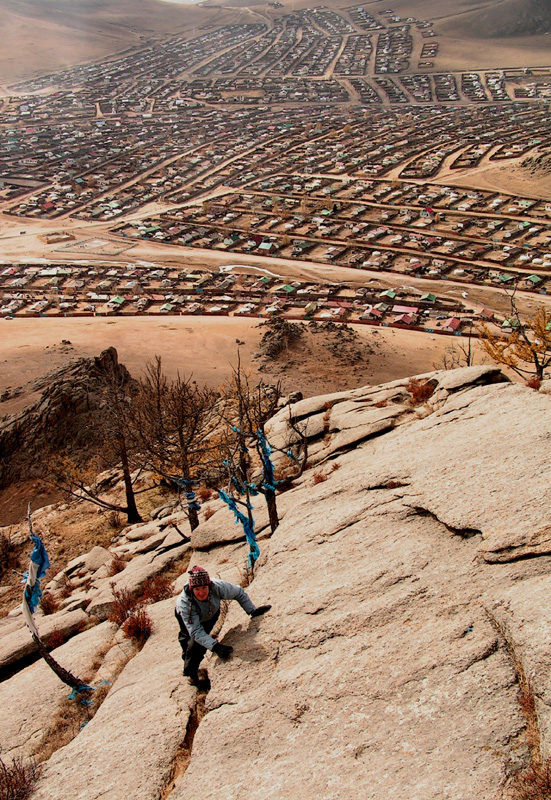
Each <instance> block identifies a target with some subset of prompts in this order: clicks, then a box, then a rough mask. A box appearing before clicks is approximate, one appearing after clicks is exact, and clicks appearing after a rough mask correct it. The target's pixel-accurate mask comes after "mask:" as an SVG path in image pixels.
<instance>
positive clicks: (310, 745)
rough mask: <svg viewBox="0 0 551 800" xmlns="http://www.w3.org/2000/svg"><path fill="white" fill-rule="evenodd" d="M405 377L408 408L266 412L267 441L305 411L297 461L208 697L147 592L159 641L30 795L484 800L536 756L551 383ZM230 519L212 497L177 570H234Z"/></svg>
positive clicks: (128, 535) (353, 396) (543, 685)
mask: <svg viewBox="0 0 551 800" xmlns="http://www.w3.org/2000/svg"><path fill="white" fill-rule="evenodd" d="M421 382H422V383H424V382H426V383H429V384H430V385H431V387H432V389H433V393H432V396H431V397H430V398H428V399H427V400H426V402H425V403H423V404H419V405H415V404H412V396H411V386H410V385H409V384H408V382H407V381H396V382H393V383H392V384H387V385H385V386H382V387H364V388H362V389H358V390H355V391H353V392H348V393H339V395H338V396H337V397H335V396H333V397H328V398H309V399H308V400H306V401H299V402H298V403H296V404H294V405H292V406H291V407H290V408H287V409H282V410H281V411H280V412H279V413H278V415H276V417H275V418H274V420H273V422H272V425H271V438H272V439H273V440H277V438H278V437H279V438H280V441H281V442H283V441H284V439H285V436H286V431H285V415H288V414H289V411H290V413H291V414H292V415H293V416H294V417H295V418H296V419H300V420H302V421H303V422H304V423H305V424H306V423H308V425H307V428H306V430H307V436H308V437H309V444H310V447H311V454H312V455H311V464H312V466H311V468H309V469H308V470H306V471H305V472H304V474H303V475H302V477H301V478H300V479H298V480H297V481H296V484H295V486H294V487H293V488H292V489H290V490H289V491H287V492H285V493H284V494H283V495H281V500H280V503H281V510H282V513H281V515H280V516H281V523H280V525H279V527H278V528H277V530H276V531H275V533H274V534H273V535H272V536H271V537H269V536H268V531H266V530H265V531H264V535H265V536H266V538H265V539H263V540H262V541H261V542H260V546H261V557H260V560H259V562H258V564H257V567H256V570H255V576H254V580H253V581H252V583H251V585H250V586H249V588H248V589H247V591H249V593H250V595H251V597H252V599H253V601H254V602H256V603H257V604H260V603H264V602H267V603H271V604H272V606H273V608H272V610H271V611H270V613H269V614H267V615H266V616H264V617H261V618H255V619H250V618H248V617H247V616H245V614H244V613H243V611H242V610H241V609H240V608H239V607H238V606H237V605H236V604H232V605H231V607H230V611H229V613H228V615H227V617H226V619H225V622H224V625H223V628H222V632H221V634H220V638H221V639H223V641H224V642H225V643H226V644H231V645H232V646H233V647H234V653H233V656H232V658H231V659H230V660H229V661H228V662H222V661H220V660H219V659H218V658H216V657H215V656H212V655H209V656H207V659H206V661H205V664H206V667H207V668H208V672H209V677H210V681H211V688H210V691H209V692H208V694H207V695H206V698H203V697H199V696H198V695H197V693H196V690H195V689H193V688H191V687H189V686H187V684H185V683H184V679H183V678H182V675H181V660H180V654H179V648H178V643H177V641H176V633H177V628H176V622H175V620H174V618H173V615H172V607H173V600H166V601H163V602H161V603H158V604H156V605H155V606H153V607H152V612H151V613H152V616H153V617H154V622H155V631H154V634H153V635H152V637H151V638H150V639H149V640H148V642H147V643H146V645H145V647H144V648H143V650H142V651H141V652H140V653H139V654H138V655H136V656H135V657H134V658H132V659H131V660H130V662H129V663H128V664H127V665H126V666H125V667H124V669H123V670H122V672H121V673H120V674H119V676H118V677H117V678H116V679H115V680H114V683H113V686H112V688H111V690H110V692H109V693H108V695H107V697H106V699H105V701H104V703H103V705H102V706H101V708H100V710H99V711H98V713H97V714H96V716H95V717H94V719H93V720H91V722H90V723H89V724H88V725H87V726H86V727H85V728H84V729H83V731H81V732H80V733H79V734H78V735H77V736H76V737H75V739H74V740H73V741H72V742H71V743H70V744H69V745H67V746H66V747H63V748H61V749H60V750H58V751H57V752H56V753H55V754H54V755H53V756H52V757H51V758H50V759H49V761H48V762H47V764H46V765H45V768H44V772H43V776H42V778H41V780H40V783H39V787H38V789H37V792H36V795H35V796H36V797H37V798H39V799H40V800H58V798H59V800H61V798H65V797H72V798H75V799H76V798H86V800H95V798H98V799H99V798H102V800H106V799H107V800H115V798H117V800H118V798H120V797H124V796H131V797H133V798H134V797H135V798H140V800H141V798H143V799H144V800H146V799H147V800H149V798H151V800H157V798H159V797H162V798H163V800H164V799H165V798H167V797H170V798H172V800H183V798H188V797H190V796H195V795H197V796H201V797H202V798H205V799H207V798H210V799H211V800H220V798H222V797H223V798H225V800H237V798H239V800H260V798H262V799H263V800H265V799H269V798H274V799H275V798H278V799H279V798H281V797H303V798H305V800H308V798H310V797H312V798H314V797H316V798H323V800H356V798H357V797H369V798H370V800H379V798H380V799H381V800H383V798H384V800H386V798H388V797H392V798H396V800H402V798H403V800H406V798H407V800H417V799H418V800H433V799H434V800H442V799H443V798H449V800H452V798H453V800H472V799H474V798H480V800H482V798H484V800H487V799H488V798H491V799H494V798H495V800H497V799H498V798H500V797H502V796H505V794H504V793H507V792H509V790H510V789H511V776H512V775H514V774H515V772H518V771H520V772H522V770H523V769H525V768H526V767H527V766H528V765H529V764H530V763H531V760H533V759H534V757H535V756H539V755H541V756H543V757H547V756H548V755H549V754H550V753H551V700H550V696H551V695H550V686H549V679H548V667H549V663H550V662H551V649H550V646H549V632H550V628H551V618H550V615H549V612H548V610H547V605H548V604H546V598H547V597H548V596H549V591H550V590H551V549H550V548H549V543H548V539H551V537H549V536H548V508H549V500H550V497H549V495H550V490H549V486H550V483H551V482H550V477H551V474H550V473H551V465H550V462H549V458H548V452H549V441H550V439H551V415H550V411H551V396H550V395H548V394H542V393H537V392H533V391H532V390H529V389H527V388H525V387H524V386H519V385H515V384H511V383H509V382H506V381H503V380H502V376H501V374H500V373H499V370H496V369H495V368H488V367H483V368H469V369H465V370H456V371H454V372H452V373H447V372H436V373H431V374H430V375H427V376H422V377H421ZM408 386H409V388H408ZM320 415H321V419H320ZM381 420H383V422H384V424H381ZM320 476H321V477H320ZM259 502H261V500H260V499H259ZM217 507H218V506H216V504H215V505H214V506H213V508H217ZM255 514H256V511H255ZM215 518H217V520H216V521H217V523H218V520H219V523H220V524H219V526H218V525H214V524H213V520H214V519H215ZM258 518H259V519H261V518H262V512H261V505H260V506H259V509H258ZM161 523H162V520H160V521H156V520H154V522H153V523H151V522H150V523H145V526H149V527H147V528H145V526H144V538H143V539H141V538H140V536H139V530H140V529H139V527H137V526H133V528H131V529H128V530H127V531H126V532H125V533H124V535H123V537H122V538H121V540H120V541H119V542H117V543H116V544H115V547H118V548H121V547H122V548H129V551H128V552H130V551H131V550H132V547H133V543H135V542H140V541H142V542H145V541H147V538H148V537H157V538H155V541H154V542H153V541H152V542H151V544H152V548H151V549H147V548H146V549H145V550H144V551H140V552H137V553H136V554H135V556H134V558H135V559H136V563H137V564H138V565H139V564H140V563H142V562H141V561H140V559H143V557H144V555H147V556H148V557H151V556H153V555H154V554H155V553H156V552H158V550H157V548H161V549H162V547H163V542H164V541H165V540H164V539H163V540H162V541H161V538H162V537H161V536H160V535H159V534H160V530H161ZM201 527H203V529H202V530H201ZM237 530H238V528H237V527H234V526H233V519H232V518H231V515H226V516H224V515H223V514H222V513H221V511H218V512H217V513H216V514H215V515H214V516H213V517H211V519H210V520H208V521H206V522H203V523H201V526H200V528H198V529H197V531H196V532H194V536H193V537H192V542H191V543H190V544H187V545H185V547H186V558H187V557H189V558H190V559H191V560H190V562H189V563H190V564H194V563H200V564H202V565H203V566H206V567H207V568H208V569H209V570H210V571H211V573H212V574H215V575H219V576H220V577H222V578H229V579H230V580H234V581H236V580H238V579H239V577H240V574H241V570H242V565H243V562H244V560H245V555H246V552H247V548H246V545H245V544H244V543H243V541H242V540H239V538H237V539H236V537H235V532H236V531H237ZM167 533H168V532H167ZM177 547H182V545H178V543H177ZM169 552H170V551H169ZM92 561H94V559H90V562H92ZM96 563H97V562H96ZM94 566H95V563H94ZM101 569H102V567H99V570H101ZM126 569H129V567H127V568H126ZM125 571H126V570H125ZM100 574H101V573H100ZM123 574H124V572H123V573H121V575H123ZM131 575H132V570H131V569H129V572H128V577H129V578H130V576H131ZM136 575H141V571H140V570H138V569H136ZM140 579H141V578H140ZM184 580H185V578H184V577H183V576H182V578H181V579H179V580H178V581H177V589H181V588H182V585H183V582H184ZM107 581H108V579H107V578H97V580H95V581H94V582H93V585H92V587H91V588H90V590H89V592H90V597H89V599H90V601H92V599H93V596H92V595H93V594H94V593H95V596H97V598H98V600H99V599H100V597H101V593H102V592H103V591H104V588H105V586H106V585H108V584H107ZM9 630H10V631H12V628H11V627H10V628H9ZM6 635H7V636H8V635H13V631H12V632H11V633H10V634H8V633H6ZM83 635H85V634H81V635H80V636H83ZM80 636H78V637H76V638H77V640H78V639H79V638H80ZM29 669H32V667H27V670H29ZM25 672H26V670H23V673H20V674H19V675H22V674H24V673H25ZM16 677H19V676H16ZM19 679H20V680H21V678H19ZM11 680H14V679H11ZM526 681H529V683H530V685H531V691H532V692H533V695H534V708H535V711H530V710H529V709H528V716H530V714H531V717H530V718H528V717H527V707H526V704H523V705H521V704H520V703H519V687H520V686H521V685H522V686H524V688H526ZM203 703H204V704H205V707H204V710H205V715H204V716H203V717H202V719H201V714H200V713H199V709H200V708H202V704H203ZM528 725H530V726H531V730H532V731H534V730H536V731H537V737H536V741H535V744H534V739H533V737H532V739H531V740H530V741H529V739H528V736H527V733H526V732H527V726H528ZM0 733H1V731H0ZM18 746H23V743H19V745H18ZM536 751H537V752H536ZM123 754H124V758H123ZM188 762H189V763H188ZM507 797H509V795H507Z"/></svg>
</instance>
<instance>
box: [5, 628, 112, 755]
mask: <svg viewBox="0 0 551 800" xmlns="http://www.w3.org/2000/svg"><path fill="white" fill-rule="evenodd" d="M114 632H115V626H114V625H112V624H111V623H109V622H104V623H102V624H101V625H97V626H96V627H95V628H91V629H90V630H87V631H85V632H84V633H81V634H79V635H78V636H75V637H74V638H73V639H71V641H70V642H67V644H64V645H63V646H62V647H58V648H57V649H56V650H53V651H52V656H53V657H54V658H55V659H56V661H57V662H58V663H59V664H60V665H61V666H63V667H65V669H67V670H69V671H70V672H72V673H73V674H74V675H75V676H76V677H78V678H81V679H83V680H88V679H89V678H90V670H91V667H92V662H93V660H94V658H95V657H96V656H97V654H98V653H99V652H100V651H101V650H102V648H104V647H105V646H106V645H108V644H109V642H110V641H111V640H112V639H113V636H114ZM83 676H86V678H84V677H83ZM70 691H71V689H70V687H68V686H66V685H65V684H64V683H62V682H61V681H60V680H59V678H58V677H57V675H56V674H55V673H54V672H52V670H51V669H50V667H49V666H48V665H47V664H46V662H45V661H43V660H42V659H40V660H39V661H37V662H36V663H35V664H33V665H32V666H30V667H27V668H26V669H24V670H22V671H21V672H19V673H18V674H17V675H14V676H13V677H12V678H11V679H10V680H9V681H4V682H3V683H0V748H1V752H2V757H3V758H5V757H6V756H9V757H10V758H15V757H17V756H30V755H32V752H33V749H34V748H36V746H37V745H38V744H39V742H40V740H41V738H42V736H43V734H44V733H46V731H47V730H48V728H49V727H50V725H51V724H52V722H53V720H54V719H55V717H56V714H57V711H58V709H59V707H60V704H61V703H62V701H63V700H64V699H65V698H66V697H67V696H68V694H69V693H70Z"/></svg>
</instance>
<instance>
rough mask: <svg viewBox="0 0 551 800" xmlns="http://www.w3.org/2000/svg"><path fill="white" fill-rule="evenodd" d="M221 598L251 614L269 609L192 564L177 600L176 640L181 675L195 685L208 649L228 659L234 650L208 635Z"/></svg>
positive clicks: (234, 586)
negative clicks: (182, 666)
mask: <svg viewBox="0 0 551 800" xmlns="http://www.w3.org/2000/svg"><path fill="white" fill-rule="evenodd" d="M221 600H237V602H238V603H239V605H240V606H241V608H242V609H243V610H244V611H245V612H246V613H247V614H249V616H251V617H259V616H261V615H262V614H265V613H266V612H267V611H269V610H270V609H271V606H270V605H264V606H259V607H258V608H257V607H256V606H255V605H254V603H253V602H252V601H251V598H250V597H249V595H248V594H247V593H246V592H245V591H244V589H242V588H241V586H237V585H236V584H235V583H228V582H227V581H221V580H216V579H215V580H211V578H210V576H209V574H208V572H207V571H206V570H204V569H203V568H202V567H193V569H191V570H190V573H189V581H188V583H187V584H186V586H184V590H183V592H182V593H181V594H180V596H179V598H178V600H177V602H176V619H177V620H178V624H179V626H180V633H179V634H178V641H179V642H180V646H181V648H182V658H183V659H184V675H185V676H186V677H187V678H188V679H189V682H190V683H191V684H193V685H194V686H197V685H200V681H199V677H198V669H199V664H200V663H201V661H202V659H203V656H204V655H205V652H206V651H207V650H212V652H213V653H216V655H217V656H218V657H219V658H224V659H225V658H229V657H230V655H231V653H232V650H233V647H230V646H229V645H226V644H221V643H220V642H217V641H216V639H213V637H212V636H210V635H209V634H210V632H211V631H212V629H213V628H214V626H215V624H216V621H217V619H218V617H219V616H220V601H221Z"/></svg>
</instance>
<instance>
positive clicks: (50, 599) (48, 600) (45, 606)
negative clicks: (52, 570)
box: [40, 590, 59, 614]
mask: <svg viewBox="0 0 551 800" xmlns="http://www.w3.org/2000/svg"><path fill="white" fill-rule="evenodd" d="M40 608H41V609H42V611H43V612H44V614H55V612H56V611H57V610H58V608H59V603H58V601H57V599H56V598H55V597H54V595H53V594H52V593H51V592H48V591H47V590H46V591H45V592H43V594H42V599H41V600H40Z"/></svg>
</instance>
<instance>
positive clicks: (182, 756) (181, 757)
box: [159, 682, 212, 800]
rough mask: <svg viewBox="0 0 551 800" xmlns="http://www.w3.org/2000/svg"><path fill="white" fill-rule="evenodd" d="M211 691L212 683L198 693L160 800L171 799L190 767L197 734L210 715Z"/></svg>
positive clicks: (160, 794)
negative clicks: (205, 717)
mask: <svg viewBox="0 0 551 800" xmlns="http://www.w3.org/2000/svg"><path fill="white" fill-rule="evenodd" d="M209 689H210V682H209V686H208V688H206V689H204V690H198V691H197V695H196V698H195V705H194V706H193V708H192V710H191V713H190V715H189V719H188V724H187V728H186V734H185V736H184V740H183V742H182V744H181V745H180V747H179V749H178V751H177V753H176V755H175V757H174V758H173V759H172V765H171V769H170V775H169V777H168V779H167V782H166V784H165V785H164V787H163V788H162V789H161V791H160V793H159V800H167V798H168V797H170V795H171V794H172V792H173V791H174V789H175V788H176V786H177V784H178V782H179V781H180V780H181V778H182V777H183V775H184V774H185V771H186V770H187V768H188V766H189V762H190V760H191V751H192V748H193V740H194V739H195V734H196V733H197V729H198V728H199V725H200V723H201V720H202V719H203V717H204V716H205V715H206V714H207V713H208V712H207V710H206V697H207V694H208V693H209ZM211 710H212V709H211Z"/></svg>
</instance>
